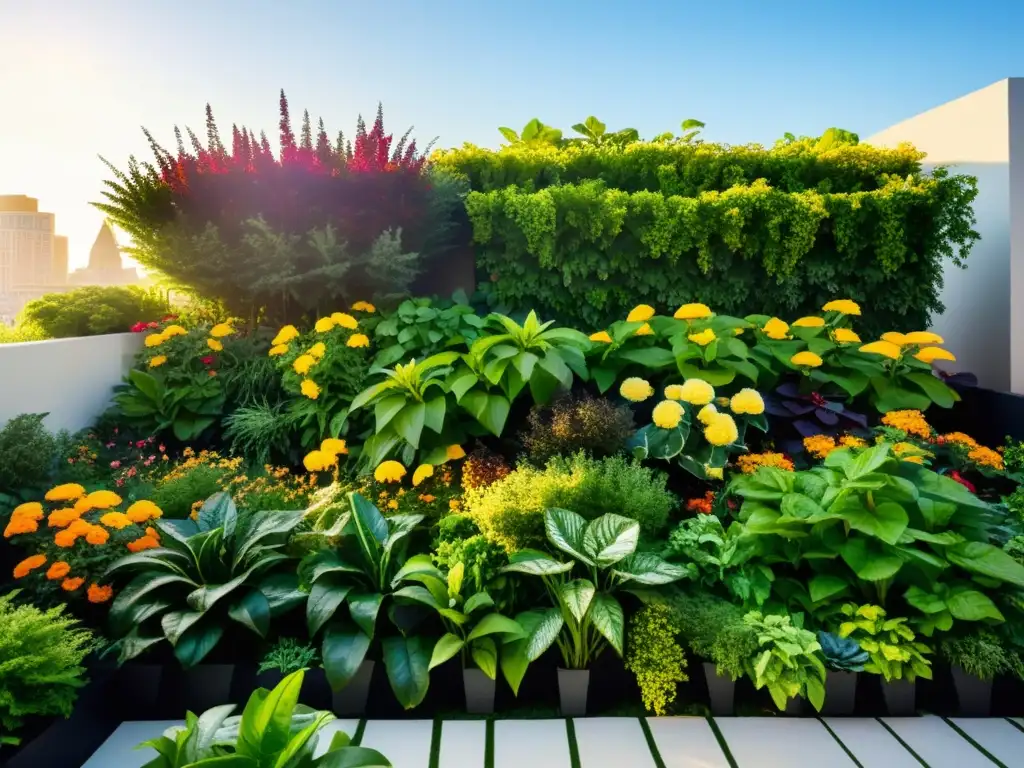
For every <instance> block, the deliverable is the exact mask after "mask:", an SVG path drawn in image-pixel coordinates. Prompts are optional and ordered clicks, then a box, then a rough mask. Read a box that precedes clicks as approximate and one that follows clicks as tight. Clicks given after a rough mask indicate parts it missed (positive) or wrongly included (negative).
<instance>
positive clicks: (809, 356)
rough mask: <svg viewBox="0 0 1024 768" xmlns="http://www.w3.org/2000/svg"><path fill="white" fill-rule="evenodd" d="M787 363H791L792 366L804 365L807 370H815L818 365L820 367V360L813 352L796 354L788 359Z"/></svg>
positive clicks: (805, 351)
mask: <svg viewBox="0 0 1024 768" xmlns="http://www.w3.org/2000/svg"><path fill="white" fill-rule="evenodd" d="M789 362H791V363H792V364H793V365H804V366H807V367H808V368H817V367H818V366H819V365H821V363H822V360H821V358H820V357H818V356H817V355H816V354H814V353H813V352H808V351H807V350H804V351H803V352H797V353H796V354H795V355H793V356H792V357H791V358H789Z"/></svg>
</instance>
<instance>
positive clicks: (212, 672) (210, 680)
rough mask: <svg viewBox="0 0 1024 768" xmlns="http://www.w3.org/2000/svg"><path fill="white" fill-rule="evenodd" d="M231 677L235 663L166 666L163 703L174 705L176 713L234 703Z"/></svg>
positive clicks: (203, 710) (201, 710) (196, 711)
mask: <svg viewBox="0 0 1024 768" xmlns="http://www.w3.org/2000/svg"><path fill="white" fill-rule="evenodd" d="M234 676H235V665H234V664H199V665H198V666H195V667H192V669H186V670H182V669H180V668H174V667H169V668H167V669H166V670H165V673H164V685H163V699H164V702H165V703H166V704H167V705H168V706H171V705H173V706H174V710H173V711H175V712H179V713H184V712H192V713H193V714H196V715H198V714H201V713H203V712H205V711H206V710H208V709H211V708H212V707H217V706H220V705H221V704H235V703H237V702H234V701H232V698H231V681H232V679H233V678H234ZM178 716H179V717H180V716H181V715H180V714H179V715H178Z"/></svg>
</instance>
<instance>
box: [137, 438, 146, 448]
mask: <svg viewBox="0 0 1024 768" xmlns="http://www.w3.org/2000/svg"><path fill="white" fill-rule="evenodd" d="M145 444H146V441H145V440H139V441H138V442H137V443H135V447H136V448H141V447H142V446H144V445H145Z"/></svg>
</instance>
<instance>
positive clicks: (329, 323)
mask: <svg viewBox="0 0 1024 768" xmlns="http://www.w3.org/2000/svg"><path fill="white" fill-rule="evenodd" d="M333 329H334V320H332V319H331V318H329V317H321V318H320V319H319V320H317V321H316V325H314V326H313V330H315V331H316V332H317V333H327V332H328V331H331V330H333Z"/></svg>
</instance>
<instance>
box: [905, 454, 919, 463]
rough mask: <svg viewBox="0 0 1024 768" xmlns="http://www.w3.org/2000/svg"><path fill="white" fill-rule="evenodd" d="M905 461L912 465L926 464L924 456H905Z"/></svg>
mask: <svg viewBox="0 0 1024 768" xmlns="http://www.w3.org/2000/svg"><path fill="white" fill-rule="evenodd" d="M903 461H909V462H910V463H911V464H924V456H904V457H903Z"/></svg>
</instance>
